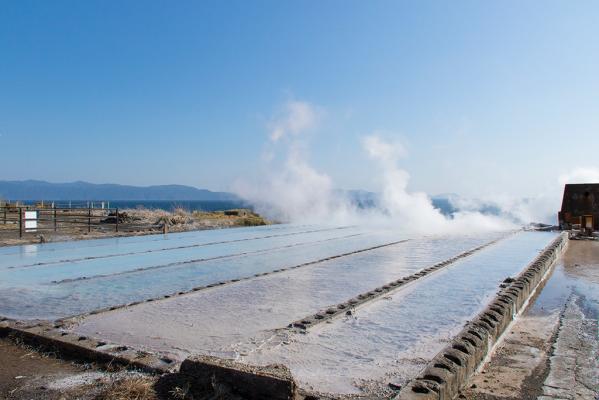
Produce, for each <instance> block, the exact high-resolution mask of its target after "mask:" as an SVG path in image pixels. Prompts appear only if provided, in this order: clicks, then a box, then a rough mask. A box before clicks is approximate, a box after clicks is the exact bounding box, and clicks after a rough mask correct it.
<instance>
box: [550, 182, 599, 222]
mask: <svg viewBox="0 0 599 400" xmlns="http://www.w3.org/2000/svg"><path fill="white" fill-rule="evenodd" d="M558 221H559V226H560V228H561V229H576V228H579V229H581V230H585V231H587V233H592V232H593V231H598V230H599V183H578V184H567V185H566V186H565V187H564V198H563V200H562V209H561V211H560V212H559V213H558Z"/></svg>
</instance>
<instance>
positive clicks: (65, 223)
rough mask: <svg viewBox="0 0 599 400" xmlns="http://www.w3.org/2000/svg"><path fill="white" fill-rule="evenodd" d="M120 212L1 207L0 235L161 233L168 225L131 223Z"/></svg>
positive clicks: (113, 209) (111, 210) (107, 209)
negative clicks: (10, 233) (83, 232)
mask: <svg viewBox="0 0 599 400" xmlns="http://www.w3.org/2000/svg"><path fill="white" fill-rule="evenodd" d="M125 217H126V215H125V214H124V213H121V212H119V209H118V208H92V207H88V208H72V207H68V208H64V207H61V208H59V207H53V208H47V207H35V206H0V227H1V228H2V229H0V232H15V233H16V232H18V235H19V237H20V238H21V237H23V236H24V235H25V234H28V233H38V232H59V231H68V232H72V231H73V230H77V231H87V232H88V233H89V232H91V231H92V230H94V231H103V232H107V231H114V232H119V231H139V230H157V229H161V230H163V231H164V233H166V230H167V227H166V225H164V224H147V223H135V222H132V221H127V220H126V219H125Z"/></svg>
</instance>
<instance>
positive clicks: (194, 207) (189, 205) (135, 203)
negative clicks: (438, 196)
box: [23, 200, 252, 211]
mask: <svg viewBox="0 0 599 400" xmlns="http://www.w3.org/2000/svg"><path fill="white" fill-rule="evenodd" d="M53 202H54V204H55V206H56V207H65V208H69V207H73V208H87V207H91V206H92V204H93V206H94V207H96V208H100V207H101V206H102V201H93V202H92V201H82V200H73V201H70V202H69V201H64V200H56V201H53V200H46V201H44V203H47V204H51V203H53ZM23 203H24V204H30V205H33V204H36V203H37V201H24V202H23ZM103 203H104V206H105V207H106V208H120V209H125V208H147V209H160V210H165V211H173V210H175V209H176V208H182V209H184V210H187V211H223V210H230V209H233V208H250V209H252V205H251V204H249V203H247V202H245V201H243V200H239V201H233V200H209V201H207V200H111V201H104V202H103Z"/></svg>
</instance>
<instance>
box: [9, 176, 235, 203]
mask: <svg viewBox="0 0 599 400" xmlns="http://www.w3.org/2000/svg"><path fill="white" fill-rule="evenodd" d="M0 197H1V198H3V199H6V200H204V201H206V200H211V201H219V200H220V201H222V200H238V199H239V198H238V197H237V196H235V195H234V194H232V193H226V192H212V191H210V190H206V189H198V188H195V187H191V186H184V185H158V186H128V185H116V184H95V183H89V182H81V181H78V182H69V183H50V182H45V181H35V180H27V181H0Z"/></svg>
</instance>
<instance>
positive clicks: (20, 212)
mask: <svg viewBox="0 0 599 400" xmlns="http://www.w3.org/2000/svg"><path fill="white" fill-rule="evenodd" d="M19 237H20V238H22V237H23V209H22V208H21V207H19Z"/></svg>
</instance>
